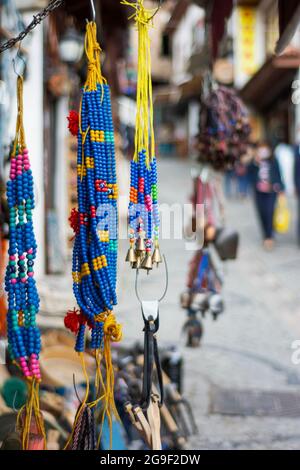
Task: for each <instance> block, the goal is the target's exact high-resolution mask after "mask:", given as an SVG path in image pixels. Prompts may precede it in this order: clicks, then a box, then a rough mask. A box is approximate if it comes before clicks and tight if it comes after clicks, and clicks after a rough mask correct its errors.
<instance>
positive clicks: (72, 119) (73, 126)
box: [67, 109, 79, 136]
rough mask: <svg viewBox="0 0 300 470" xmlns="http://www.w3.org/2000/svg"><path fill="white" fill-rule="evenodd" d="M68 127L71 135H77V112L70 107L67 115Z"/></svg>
mask: <svg viewBox="0 0 300 470" xmlns="http://www.w3.org/2000/svg"><path fill="white" fill-rule="evenodd" d="M67 119H68V121H69V124H68V128H69V131H70V133H71V134H72V135H74V136H77V134H78V131H79V114H78V113H77V111H75V110H74V109H71V111H70V112H69V116H68V118H67Z"/></svg>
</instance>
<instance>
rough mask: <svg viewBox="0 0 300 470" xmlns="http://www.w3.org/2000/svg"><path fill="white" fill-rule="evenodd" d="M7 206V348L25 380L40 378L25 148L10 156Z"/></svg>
mask: <svg viewBox="0 0 300 470" xmlns="http://www.w3.org/2000/svg"><path fill="white" fill-rule="evenodd" d="M7 201H8V206H9V250H8V254H9V261H8V265H7V270H6V278H5V289H6V291H7V293H8V312H7V325H8V350H9V354H10V356H11V358H12V360H14V361H16V362H17V363H18V365H19V366H20V368H21V370H22V373H23V375H24V376H25V377H26V378H27V379H35V380H37V381H38V382H40V381H41V373H40V366H39V353H40V348H41V340H40V332H39V330H38V328H37V326H36V314H37V313H38V311H39V296H38V292H37V288H36V283H35V280H34V268H33V267H34V260H35V258H36V250H37V244H36V241H35V236H34V231H33V223H32V210H33V209H34V193H33V177H32V172H31V169H30V162H29V155H28V150H27V148H26V147H24V148H21V147H16V149H15V151H13V155H12V156H11V166H10V177H9V180H8V182H7Z"/></svg>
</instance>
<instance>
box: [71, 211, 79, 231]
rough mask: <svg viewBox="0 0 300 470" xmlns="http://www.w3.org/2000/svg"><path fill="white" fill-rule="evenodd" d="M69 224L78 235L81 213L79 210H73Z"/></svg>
mask: <svg viewBox="0 0 300 470" xmlns="http://www.w3.org/2000/svg"><path fill="white" fill-rule="evenodd" d="M69 222H70V226H71V228H72V229H73V230H74V233H76V235H77V234H78V233H79V212H78V210H77V209H75V208H73V209H72V210H71V214H70V217H69Z"/></svg>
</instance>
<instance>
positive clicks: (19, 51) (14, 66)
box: [12, 41, 26, 77]
mask: <svg viewBox="0 0 300 470" xmlns="http://www.w3.org/2000/svg"><path fill="white" fill-rule="evenodd" d="M16 58H18V59H20V60H21V61H22V62H23V65H24V69H23V73H22V74H21V75H20V74H19V73H18V72H17V70H16V59H15V58H13V59H12V63H13V69H14V72H15V74H16V75H17V76H18V77H21V76H22V75H23V74H24V71H25V68H26V62H25V59H24V57H22V54H21V41H20V42H19V47H18V51H17V55H16Z"/></svg>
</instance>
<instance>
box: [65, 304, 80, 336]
mask: <svg viewBox="0 0 300 470" xmlns="http://www.w3.org/2000/svg"><path fill="white" fill-rule="evenodd" d="M79 317H80V316H79V310H76V308H74V309H73V310H69V311H68V312H67V315H66V316H65V318H64V323H65V327H66V328H68V329H69V330H70V331H72V333H75V334H77V333H78V331H79V325H80V323H81V322H80V318H79Z"/></svg>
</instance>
